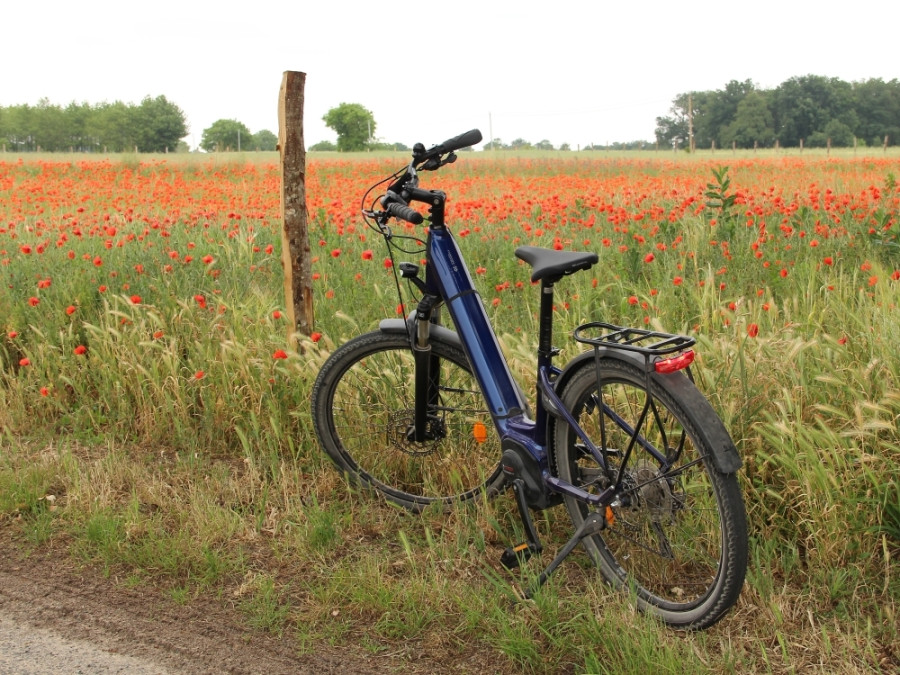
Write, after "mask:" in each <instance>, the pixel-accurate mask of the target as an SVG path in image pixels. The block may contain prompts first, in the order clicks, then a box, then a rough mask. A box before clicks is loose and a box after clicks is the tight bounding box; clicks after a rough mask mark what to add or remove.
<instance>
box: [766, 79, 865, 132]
mask: <svg viewBox="0 0 900 675" xmlns="http://www.w3.org/2000/svg"><path fill="white" fill-rule="evenodd" d="M772 113H773V116H774V118H775V128H776V129H777V131H778V140H779V141H780V142H781V144H782V145H785V146H798V145H799V144H800V141H801V140H802V141H806V140H807V139H809V138H810V137H812V135H813V134H815V133H816V132H820V133H819V134H818V135H817V136H816V137H815V139H814V140H816V141H817V140H819V139H820V138H822V135H823V134H825V133H826V132H825V127H826V126H827V125H828V123H829V122H831V121H832V120H837V121H838V122H840V123H842V124H843V125H844V126H845V127H847V128H848V129H853V128H855V127H856V126H857V124H858V122H859V120H858V118H857V116H856V112H855V111H854V110H853V90H852V88H851V86H850V84H849V83H847V82H843V81H841V80H839V79H837V78H828V77H822V76H821V75H806V76H804V77H792V78H791V79H789V80H787V81H785V82H782V83H781V84H780V85H779V86H778V88H777V89H776V90H775V92H774V94H773V101H772ZM842 128H843V127H842ZM842 128H841V129H842Z"/></svg>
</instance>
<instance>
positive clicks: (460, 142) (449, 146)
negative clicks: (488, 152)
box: [413, 129, 482, 164]
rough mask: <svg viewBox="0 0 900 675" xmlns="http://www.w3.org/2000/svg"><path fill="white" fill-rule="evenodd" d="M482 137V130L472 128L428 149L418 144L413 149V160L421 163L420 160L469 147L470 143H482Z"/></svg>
mask: <svg viewBox="0 0 900 675" xmlns="http://www.w3.org/2000/svg"><path fill="white" fill-rule="evenodd" d="M481 138H482V137H481V131H479V130H478V129H471V130H469V131H467V132H465V133H463V134H460V135H459V136H454V137H453V138H450V139H447V140H446V141H444V142H443V143H440V144H438V145H435V146H434V147H433V148H431V149H430V150H428V151H426V150H425V147H424V146H422V145H421V144H417V147H416V148H414V149H413V161H414V162H415V163H416V164H419V163H420V162H424V161H426V160H429V159H431V158H433V157H440V156H441V155H446V154H448V153H451V152H453V151H454V150H459V149H460V148H468V147H469V146H470V145H475V144H476V143H480V142H481ZM420 148H421V149H420Z"/></svg>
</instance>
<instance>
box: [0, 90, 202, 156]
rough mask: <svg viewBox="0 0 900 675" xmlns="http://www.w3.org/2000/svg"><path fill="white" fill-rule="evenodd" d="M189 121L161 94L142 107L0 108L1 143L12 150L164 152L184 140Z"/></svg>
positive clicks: (44, 102) (40, 105)
mask: <svg viewBox="0 0 900 675" xmlns="http://www.w3.org/2000/svg"><path fill="white" fill-rule="evenodd" d="M187 133H188V126H187V121H186V119H185V116H184V112H182V110H181V108H179V107H178V106H177V105H175V104H174V103H172V102H170V101H169V100H167V99H166V97H165V96H157V97H155V98H151V97H149V96H147V97H146V98H144V100H143V101H141V102H140V104H137V105H135V104H132V103H122V102H121V101H115V102H114V103H99V104H90V103H75V102H74V101H73V102H72V103H70V104H69V105H67V106H66V107H62V106H59V105H56V104H52V103H50V102H49V101H48V100H47V99H41V100H40V101H39V102H38V104H37V105H35V106H31V105H27V104H23V105H13V106H8V107H0V145H2V146H5V148H6V149H7V150H12V151H13V152H32V151H38V150H42V151H45V152H69V151H76V152H126V151H133V150H135V149H136V150H137V151H138V152H167V151H174V150H176V149H178V145H179V143H180V142H181V139H182V138H184V137H185V136H187Z"/></svg>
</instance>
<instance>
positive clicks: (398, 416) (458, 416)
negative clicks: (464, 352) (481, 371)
mask: <svg viewBox="0 0 900 675" xmlns="http://www.w3.org/2000/svg"><path fill="white" fill-rule="evenodd" d="M460 360H462V361H463V363H464V357H462V358H460V356H459V355H457V356H456V359H451V358H447V357H446V355H444V357H443V358H436V359H435V361H436V362H438V363H439V364H440V386H439V388H438V393H437V395H436V397H435V400H434V401H433V405H432V406H431V407H430V408H429V414H428V427H427V433H426V437H427V438H426V440H425V441H424V442H416V441H415V440H413V438H412V434H411V431H410V430H411V428H412V422H413V418H414V403H413V400H414V390H413V387H414V384H413V383H414V373H415V369H414V363H413V356H412V352H411V351H410V349H409V347H408V345H404V347H402V348H401V347H399V346H391V345H389V346H384V345H380V346H376V347H375V348H374V349H372V350H371V351H370V353H368V354H367V355H365V357H364V358H361V359H357V360H355V361H354V362H353V363H352V364H350V365H349V367H348V368H347V369H346V370H345V371H344V372H343V373H342V375H341V377H340V380H339V382H338V384H337V386H336V387H335V389H334V393H333V396H332V399H331V401H330V406H329V409H330V413H329V417H330V420H329V421H330V427H331V429H332V431H333V437H334V438H335V440H336V442H337V444H338V446H339V447H340V452H341V454H342V456H343V457H344V459H345V462H346V463H347V464H348V466H349V467H350V468H351V469H352V470H354V471H356V472H357V473H358V474H359V477H360V479H362V480H363V481H364V482H367V483H370V484H371V485H372V486H373V487H375V488H377V489H379V490H381V491H382V492H384V493H385V494H386V495H388V496H389V497H394V498H395V499H397V500H399V501H402V502H412V503H415V504H428V503H431V502H435V501H441V502H452V501H456V500H461V499H468V498H471V497H474V496H475V495H477V494H479V493H480V492H482V491H483V490H484V488H485V486H486V485H487V484H490V483H491V482H492V481H493V480H494V479H495V478H496V477H497V475H498V473H499V466H498V462H497V458H498V451H497V450H496V441H495V439H494V438H493V436H492V435H489V436H488V440H487V441H483V440H481V441H480V440H479V439H478V438H476V434H474V433H473V429H474V428H475V425H476V424H480V425H482V426H481V428H482V429H484V428H485V427H487V428H490V427H491V426H492V423H491V419H490V415H489V413H488V411H487V410H486V408H485V406H484V402H483V398H482V396H481V393H480V391H479V390H478V387H477V384H476V382H475V380H474V378H473V377H472V375H471V374H470V373H469V371H468V368H467V367H464V366H463V365H462V364H461V363H460V362H459V361H460Z"/></svg>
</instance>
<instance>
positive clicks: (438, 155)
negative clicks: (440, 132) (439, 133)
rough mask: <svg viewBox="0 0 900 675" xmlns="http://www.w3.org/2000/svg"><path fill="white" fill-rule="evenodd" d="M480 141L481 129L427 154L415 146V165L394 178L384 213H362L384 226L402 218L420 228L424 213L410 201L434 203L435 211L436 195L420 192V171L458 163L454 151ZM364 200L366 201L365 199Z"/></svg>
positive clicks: (437, 147) (428, 151)
mask: <svg viewBox="0 0 900 675" xmlns="http://www.w3.org/2000/svg"><path fill="white" fill-rule="evenodd" d="M480 141H481V132H480V131H479V130H478V129H471V130H469V131H466V132H465V133H462V134H460V135H459V136H454V137H453V138H449V139H447V140H446V141H444V142H443V143H440V144H438V145H435V146H434V147H432V148H431V149H430V150H426V149H425V146H424V145H422V144H421V143H416V145H415V147H414V148H413V155H412V161H411V162H410V163H409V166H408V167H407V168H406V171H405V172H403V174H402V175H400V173H399V172H398V173H397V174H395V175H394V178H395V179H396V180H395V181H394V182H393V184H391V186H390V187H389V188H388V190H387V192H386V193H385V194H384V196H382V197H381V198H380V200H379V201H380V202H381V206H382V208H384V211H383V212H382V213H380V214H379V213H376V212H374V211H366V209H365V207H364V208H363V213H364V214H369V215H371V216H373V217H379V218H380V220H379V223H380V224H381V225H382V226H383V225H384V224H385V223H386V222H387V218H386V217H394V218H399V219H400V220H405V221H406V222H408V223H412V224H413V225H420V224H421V223H423V222H424V220H425V218H424V217H423V216H422V214H421V213H419V212H418V211H416V210H415V209H413V208H410V206H409V201H410V200H411V199H412V200H415V201H427V202H430V203H432V208H434V206H433V204H434V202H432V196H433V195H432V194H431V193H430V192H426V191H424V190H419V189H418V184H419V179H418V176H417V175H416V174H417V170H419V171H434V170H435V169H439V168H440V167H442V166H444V165H445V164H449V163H451V162H453V161H455V160H456V155H455V154H453V153H454V151H455V150H459V149H460V148H467V147H469V146H471V145H475V144H476V143H478V142H480ZM367 194H368V193H367ZM363 199H364V200H365V197H364V198H363ZM441 204H443V202H441ZM439 222H441V223H442V222H443V206H442V207H441V212H440V216H439Z"/></svg>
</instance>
